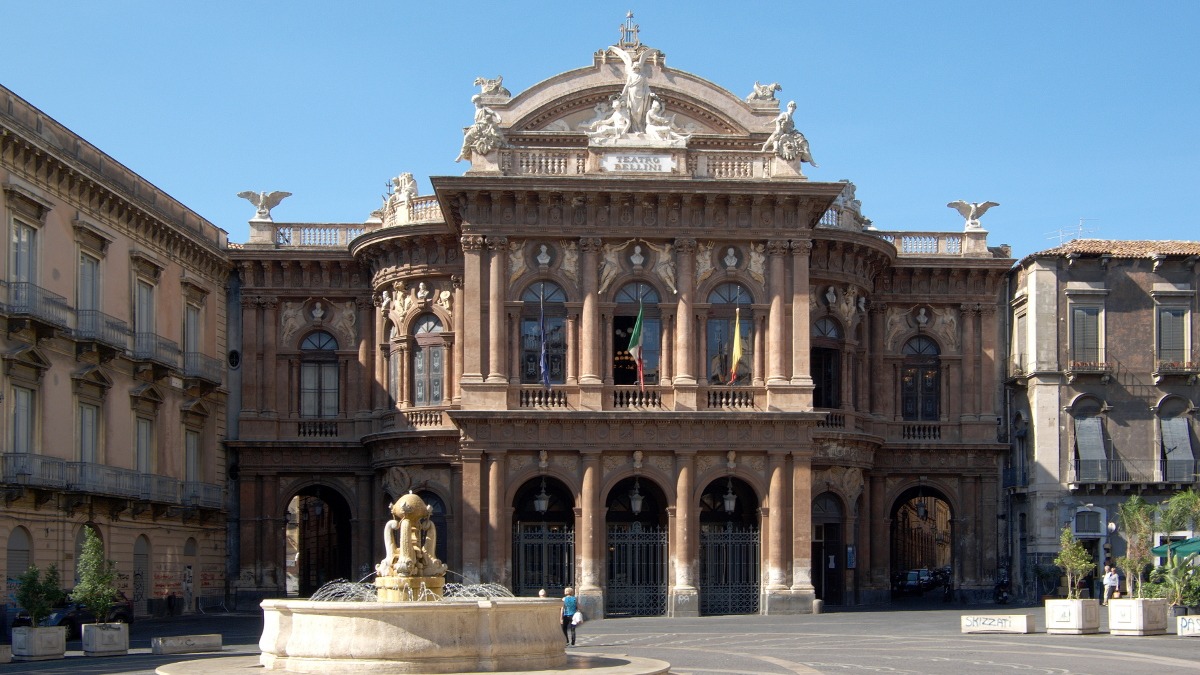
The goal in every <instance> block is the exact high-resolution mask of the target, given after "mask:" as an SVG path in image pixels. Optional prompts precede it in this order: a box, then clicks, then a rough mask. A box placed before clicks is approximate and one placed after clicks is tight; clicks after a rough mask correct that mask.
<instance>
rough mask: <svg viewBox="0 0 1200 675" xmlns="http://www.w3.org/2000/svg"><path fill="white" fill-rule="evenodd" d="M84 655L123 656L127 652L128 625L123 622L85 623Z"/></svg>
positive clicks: (81, 628)
mask: <svg viewBox="0 0 1200 675" xmlns="http://www.w3.org/2000/svg"><path fill="white" fill-rule="evenodd" d="M79 628H80V630H81V631H82V632H83V655H84V656H124V655H126V654H128V653H129V625H128V624H124V623H85V624H83V625H82V626H80V627H79Z"/></svg>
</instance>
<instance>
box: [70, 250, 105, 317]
mask: <svg viewBox="0 0 1200 675" xmlns="http://www.w3.org/2000/svg"><path fill="white" fill-rule="evenodd" d="M75 306H76V307H77V308H78V309H80V310H85V311H86V310H95V309H100V260H99V259H98V258H94V257H92V256H90V255H88V254H86V253H80V254H79V287H78V288H77V289H75Z"/></svg>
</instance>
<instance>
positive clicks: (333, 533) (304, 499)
mask: <svg viewBox="0 0 1200 675" xmlns="http://www.w3.org/2000/svg"><path fill="white" fill-rule="evenodd" d="M288 514H289V518H288V520H289V521H292V518H293V514H294V518H295V522H294V523H291V522H289V530H290V531H292V532H295V540H294V541H291V540H290V537H289V542H288V554H289V555H288V557H289V560H288V563H289V564H288V571H289V573H290V572H291V571H293V570H294V571H295V575H296V579H295V589H296V590H295V593H296V594H297V595H299V596H301V597H307V596H310V595H312V594H313V592H314V591H316V590H317V589H318V588H320V587H321V586H323V585H324V584H326V583H328V582H330V581H333V580H335V579H350V578H351V576H352V570H351V569H350V507H349V505H348V504H346V500H345V499H343V498H342V496H341V495H340V494H338V493H337V492H335V491H333V490H331V489H329V488H328V487H326V488H322V487H321V486H319V485H314V486H309V487H307V488H304V489H303V490H301V491H300V492H298V493H297V494H296V496H295V497H292V499H291V502H290V503H289V504H288ZM286 534H290V532H289V533H286ZM288 591H289V594H291V593H292V588H291V585H290V584H289V588H288Z"/></svg>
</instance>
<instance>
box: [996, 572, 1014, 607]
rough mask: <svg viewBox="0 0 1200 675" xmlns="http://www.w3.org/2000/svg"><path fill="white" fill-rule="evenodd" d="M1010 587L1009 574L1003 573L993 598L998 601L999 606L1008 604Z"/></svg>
mask: <svg viewBox="0 0 1200 675" xmlns="http://www.w3.org/2000/svg"><path fill="white" fill-rule="evenodd" d="M1009 586H1010V584H1009V581H1008V574H1007V573H1001V574H1000V577H999V578H997V579H996V586H995V587H994V588H993V589H992V598H993V599H994V600H995V601H996V604H997V605H1007V604H1008V598H1009V593H1010V589H1009Z"/></svg>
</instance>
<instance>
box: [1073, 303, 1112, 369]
mask: <svg viewBox="0 0 1200 675" xmlns="http://www.w3.org/2000/svg"><path fill="white" fill-rule="evenodd" d="M1071 361H1072V363H1075V364H1081V365H1099V364H1101V363H1102V362H1103V361H1104V351H1103V350H1102V349H1101V347H1100V308H1099V307H1095V306H1085V307H1080V306H1075V307H1072V308H1071Z"/></svg>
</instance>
